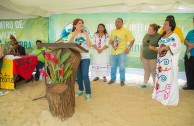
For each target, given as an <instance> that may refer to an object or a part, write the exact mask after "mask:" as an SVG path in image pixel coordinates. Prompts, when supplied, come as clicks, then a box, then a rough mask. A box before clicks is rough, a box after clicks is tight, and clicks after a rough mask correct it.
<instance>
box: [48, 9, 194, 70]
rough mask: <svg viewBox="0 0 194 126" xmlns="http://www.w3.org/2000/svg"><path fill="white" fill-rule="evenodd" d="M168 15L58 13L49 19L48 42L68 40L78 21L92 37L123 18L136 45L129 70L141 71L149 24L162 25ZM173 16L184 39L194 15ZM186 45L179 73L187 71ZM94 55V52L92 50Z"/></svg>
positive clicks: (109, 29)
mask: <svg viewBox="0 0 194 126" xmlns="http://www.w3.org/2000/svg"><path fill="white" fill-rule="evenodd" d="M167 15H169V14H168V13H158V14H156V13H103V14H59V15H52V16H51V17H50V18H49V27H50V28H49V42H55V41H56V40H58V39H59V38H61V37H64V38H63V39H64V40H65V41H68V36H66V35H67V34H69V32H70V31H71V29H72V22H73V20H74V19H76V18H81V19H83V20H84V24H85V27H86V28H87V29H88V30H89V33H90V36H91V37H92V35H93V34H94V33H95V32H96V29H97V25H98V24H99V23H103V24H105V26H106V28H107V31H108V33H110V32H111V30H112V29H114V28H115V25H114V23H115V20H116V18H118V17H120V18H123V20H124V26H125V27H126V28H128V29H130V31H131V32H132V34H133V35H134V37H135V44H134V46H133V48H132V50H131V52H130V54H129V55H128V57H127V67H130V68H142V63H141V62H140V59H139V52H140V48H141V43H142V40H143V37H144V35H145V34H146V33H147V29H148V27H149V24H152V23H156V24H159V25H161V26H163V23H164V20H165V18H166V16H167ZM170 15H174V17H175V20H176V23H177V26H179V27H181V28H182V31H183V34H184V36H186V34H187V32H188V31H189V30H191V29H193V24H192V18H193V17H194V14H191V13H190V14H178V13H171V14H170ZM184 52H185V46H184V45H182V53H181V56H180V61H179V65H180V71H184V64H183V57H184ZM91 56H92V51H91Z"/></svg>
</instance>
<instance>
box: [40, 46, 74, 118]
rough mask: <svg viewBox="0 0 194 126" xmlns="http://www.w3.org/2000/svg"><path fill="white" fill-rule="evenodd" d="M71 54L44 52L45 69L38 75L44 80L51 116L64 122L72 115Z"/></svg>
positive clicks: (58, 51)
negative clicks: (69, 60) (69, 59)
mask: <svg viewBox="0 0 194 126" xmlns="http://www.w3.org/2000/svg"><path fill="white" fill-rule="evenodd" d="M70 54H71V52H70V51H69V52H65V53H63V49H59V50H57V51H51V52H48V51H45V66H46V67H45V68H46V70H44V69H40V70H39V71H40V73H41V75H42V76H43V77H45V78H46V98H47V100H48V103H49V109H50V111H51V113H52V115H53V116H55V117H59V118H60V119H62V120H64V119H67V118H68V117H70V116H72V115H73V113H74V107H75V103H74V102H75V101H74V97H75V94H74V92H73V91H74V89H72V90H73V91H72V90H71V89H70V88H74V86H71V85H70V84H72V83H71V82H70V81H71V79H70V78H71V75H72V74H73V70H72V66H71V64H70V62H68V58H69V57H70Z"/></svg>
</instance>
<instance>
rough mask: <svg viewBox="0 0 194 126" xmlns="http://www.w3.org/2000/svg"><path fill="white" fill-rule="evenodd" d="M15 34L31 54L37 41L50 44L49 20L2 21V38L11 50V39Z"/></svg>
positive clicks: (0, 24)
mask: <svg viewBox="0 0 194 126" xmlns="http://www.w3.org/2000/svg"><path fill="white" fill-rule="evenodd" d="M10 34H13V35H14V36H15V37H16V39H17V40H18V41H19V43H20V44H21V45H22V46H24V47H25V49H26V52H27V53H29V52H30V51H31V50H32V48H33V47H35V42H36V40H37V39H39V40H42V41H43V42H48V18H34V19H17V20H11V19H10V20H8V19H6V20H0V38H1V41H2V42H3V43H5V46H6V50H5V51H8V50H9V47H10V46H9V43H10V40H9V37H10Z"/></svg>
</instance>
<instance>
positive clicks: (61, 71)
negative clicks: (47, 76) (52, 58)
mask: <svg viewBox="0 0 194 126" xmlns="http://www.w3.org/2000/svg"><path fill="white" fill-rule="evenodd" d="M60 68H61V70H59V74H60V76H63V74H64V64H62V65H61V67H60Z"/></svg>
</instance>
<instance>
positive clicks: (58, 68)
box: [54, 66, 62, 71]
mask: <svg viewBox="0 0 194 126" xmlns="http://www.w3.org/2000/svg"><path fill="white" fill-rule="evenodd" d="M61 69H62V68H60V67H59V66H57V68H56V69H54V71H59V70H61Z"/></svg>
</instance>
